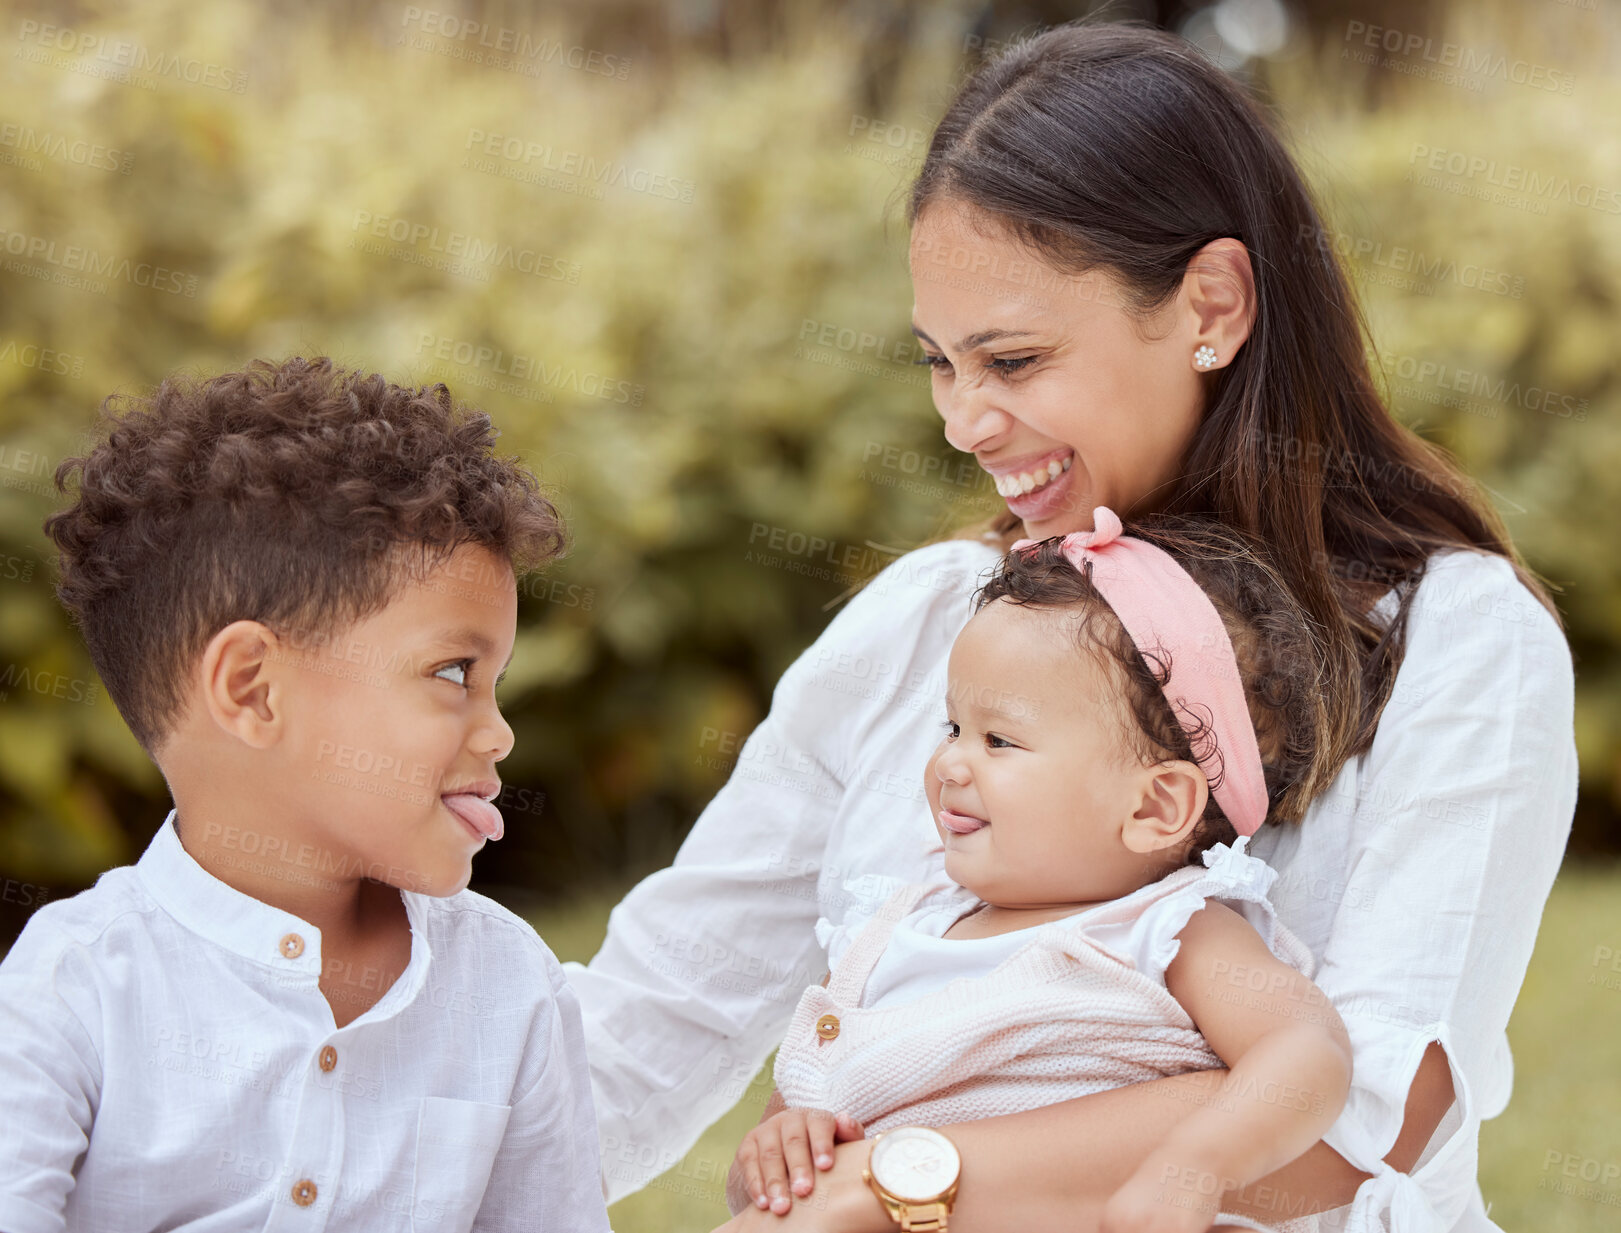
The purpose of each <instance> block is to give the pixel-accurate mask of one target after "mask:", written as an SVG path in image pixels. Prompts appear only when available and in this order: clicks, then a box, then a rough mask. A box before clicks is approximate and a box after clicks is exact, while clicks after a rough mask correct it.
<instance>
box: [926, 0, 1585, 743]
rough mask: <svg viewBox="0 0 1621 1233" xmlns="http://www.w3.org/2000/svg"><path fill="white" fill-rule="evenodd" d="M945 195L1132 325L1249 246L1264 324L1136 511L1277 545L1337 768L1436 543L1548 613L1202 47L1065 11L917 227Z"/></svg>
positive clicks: (1027, 55)
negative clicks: (1504, 578)
mask: <svg viewBox="0 0 1621 1233" xmlns="http://www.w3.org/2000/svg"><path fill="white" fill-rule="evenodd" d="M940 201H951V202H955V203H962V204H966V205H969V206H971V207H974V208H975V209H977V210H979V211H982V212H984V213H985V214H987V215H989V216H990V218H991V219H992V220H993V221H994V222H996V223H998V224H1000V225H1001V226H1002V227H1003V228H1004V229H1005V230H1006V231H1007V232H1008V234H1010V235H1012V236H1014V237H1015V238H1017V239H1018V240H1020V241H1022V242H1023V243H1025V244H1026V245H1028V246H1029V247H1030V248H1031V249H1032V250H1034V251H1035V252H1036V253H1038V254H1040V255H1041V256H1042V258H1043V259H1044V260H1045V261H1046V262H1047V263H1048V264H1050V265H1052V266H1054V267H1056V268H1057V269H1060V270H1063V271H1065V272H1068V273H1080V272H1082V271H1085V270H1090V269H1101V270H1104V271H1106V272H1108V273H1110V274H1112V275H1113V276H1114V277H1115V278H1116V279H1118V280H1119V283H1120V285H1121V286H1122V287H1123V289H1124V290H1125V293H1126V295H1127V297H1128V299H1129V301H1130V308H1131V311H1133V312H1134V313H1135V314H1137V315H1138V317H1139V319H1142V318H1146V317H1147V316H1149V315H1150V314H1152V313H1153V312H1154V310H1156V309H1157V308H1160V307H1162V306H1163V305H1165V304H1166V303H1167V302H1169V301H1170V300H1171V298H1172V297H1174V296H1175V294H1176V292H1177V290H1178V288H1179V287H1180V286H1181V284H1182V279H1183V275H1184V273H1185V272H1186V270H1187V267H1188V263H1189V261H1190V259H1191V258H1192V257H1193V256H1194V255H1195V254H1196V253H1197V252H1198V251H1199V250H1200V249H1201V248H1202V247H1203V246H1204V245H1206V244H1208V243H1209V242H1210V241H1212V240H1215V239H1219V238H1221V237H1224V236H1230V237H1233V238H1235V239H1237V240H1239V241H1241V242H1242V243H1243V244H1244V246H1245V248H1246V249H1248V251H1249V257H1250V263H1251V266H1252V268H1253V270H1254V277H1255V295H1256V308H1257V313H1256V317H1255V324H1254V327H1253V329H1252V330H1251V332H1250V335H1249V338H1248V340H1247V341H1246V342H1245V343H1244V345H1243V346H1242V347H1241V348H1240V349H1239V351H1238V354H1237V355H1236V356H1235V357H1234V359H1233V361H1232V363H1231V364H1229V365H1228V366H1226V367H1225V368H1222V369H1218V370H1215V371H1213V372H1210V373H1208V374H1206V375H1205V376H1204V378H1203V380H1204V381H1205V383H1206V409H1205V412H1204V415H1203V419H1202V421H1201V423H1200V425H1199V427H1198V429H1197V430H1196V432H1195V435H1194V437H1193V440H1192V443H1191V445H1190V447H1189V450H1188V454H1187V457H1186V459H1185V461H1184V464H1183V467H1182V475H1183V478H1182V479H1181V480H1180V481H1179V482H1178V484H1177V486H1176V488H1175V490H1174V491H1171V492H1169V493H1159V494H1155V497H1154V498H1152V499H1151V503H1145V507H1144V509H1140V510H1138V511H1135V512H1138V513H1141V512H1145V511H1146V509H1150V508H1152V509H1158V510H1160V511H1162V512H1165V513H1173V514H1212V515H1214V516H1215V517H1217V518H1220V519H1221V520H1222V521H1224V522H1226V523H1228V524H1229V525H1231V526H1233V527H1235V528H1237V529H1239V530H1241V531H1244V532H1246V533H1248V534H1250V535H1252V536H1255V537H1256V538H1258V539H1259V540H1260V541H1261V542H1262V543H1263V544H1265V545H1266V547H1267V548H1268V550H1269V551H1270V554H1271V556H1272V558H1273V560H1274V562H1275V563H1276V565H1277V567H1278V568H1279V570H1280V571H1281V572H1282V573H1283V575H1284V576H1285V578H1286V579H1287V580H1288V582H1289V585H1290V588H1291V589H1292V590H1293V592H1294V594H1295V595H1296V596H1297V598H1298V599H1299V601H1300V603H1301V605H1302V607H1304V608H1305V610H1306V611H1307V613H1308V614H1309V615H1310V616H1311V618H1312V619H1313V620H1314V621H1316V622H1317V623H1319V625H1320V626H1321V628H1322V630H1323V632H1324V635H1325V651H1326V654H1327V657H1328V658H1327V663H1326V664H1325V666H1324V667H1325V672H1324V687H1325V692H1326V695H1327V698H1328V700H1329V706H1330V709H1331V712H1332V716H1333V722H1332V724H1331V732H1332V738H1333V747H1334V749H1335V750H1336V751H1337V753H1338V756H1339V757H1340V758H1341V759H1345V758H1351V757H1354V756H1356V755H1357V754H1359V753H1361V752H1363V751H1364V750H1366V749H1367V748H1368V746H1369V744H1370V743H1371V742H1372V740H1373V735H1374V731H1375V729H1376V728H1377V726H1378V723H1379V716H1380V714H1381V713H1382V711H1383V709H1384V705H1385V702H1386V701H1387V700H1388V698H1389V697H1390V692H1391V688H1392V686H1393V684H1394V682H1395V677H1396V671H1397V669H1398V668H1399V667H1400V666H1401V659H1402V653H1403V649H1404V642H1405V631H1406V623H1407V614H1408V611H1409V609H1410V607H1411V603H1412V598H1413V594H1414V592H1415V591H1416V589H1417V584H1418V581H1419V580H1420V579H1421V578H1422V576H1423V571H1424V566H1425V562H1426V561H1427V560H1428V558H1429V556H1430V555H1431V554H1432V553H1434V552H1436V551H1437V550H1440V549H1446V548H1454V547H1466V548H1474V549H1479V550H1482V551H1485V552H1490V553H1496V554H1499V555H1501V556H1503V557H1504V558H1506V559H1507V560H1508V561H1510V562H1511V563H1512V564H1513V566H1514V568H1515V570H1516V572H1517V573H1518V574H1519V576H1520V578H1521V580H1522V581H1524V582H1525V584H1526V586H1527V587H1528V588H1530V590H1531V591H1532V593H1533V594H1535V595H1536V596H1537V598H1538V599H1539V600H1540V601H1541V602H1542V603H1543V604H1544V605H1545V606H1546V607H1547V608H1548V609H1549V611H1550V612H1552V613H1553V614H1554V618H1555V620H1557V619H1558V612H1557V610H1556V609H1555V608H1554V606H1553V603H1552V601H1551V599H1550V598H1549V596H1548V593H1547V590H1546V589H1545V587H1544V586H1543V584H1542V582H1541V581H1540V580H1538V579H1537V578H1535V577H1534V576H1533V575H1532V574H1531V573H1530V572H1529V571H1528V570H1527V569H1526V568H1525V565H1524V563H1523V562H1522V561H1521V560H1520V558H1519V555H1518V553H1517V552H1516V551H1515V549H1514V547H1513V545H1512V544H1511V543H1510V541H1509V538H1508V533H1507V531H1506V529H1505V528H1504V526H1503V523H1502V520H1501V519H1500V518H1499V517H1498V515H1497V513H1496V511H1495V510H1493V508H1492V507H1491V505H1490V504H1489V502H1488V501H1487V500H1486V499H1485V497H1484V495H1483V494H1482V492H1481V491H1480V489H1479V487H1478V486H1477V485H1476V484H1475V483H1474V482H1473V481H1472V480H1470V479H1469V478H1468V477H1467V476H1466V475H1465V474H1464V473H1463V472H1462V471H1461V470H1460V469H1459V468H1458V466H1457V465H1456V464H1455V463H1454V462H1453V461H1452V460H1451V459H1450V457H1449V456H1448V455H1447V454H1446V453H1445V452H1444V451H1442V450H1441V449H1440V448H1439V447H1437V446H1434V445H1432V444H1430V443H1428V442H1426V441H1424V440H1423V439H1421V438H1420V437H1418V436H1417V435H1416V434H1415V433H1413V432H1412V431H1410V430H1409V429H1407V428H1405V427H1403V426H1402V425H1400V424H1398V423H1397V422H1396V421H1395V420H1394V419H1393V418H1392V417H1391V414H1390V411H1389V409H1388V408H1387V407H1386V406H1385V403H1384V401H1383V398H1382V396H1381V395H1380V393H1379V391H1378V389H1377V388H1376V387H1375V384H1374V381H1373V376H1372V374H1371V372H1370V370H1369V366H1368V358H1367V356H1368V350H1367V345H1366V339H1367V337H1368V333H1367V323H1366V321H1365V319H1364V318H1363V316H1362V313H1361V310H1360V308H1359V307H1358V305H1357V302H1356V298H1355V295H1354V294H1353V292H1352V290H1351V286H1350V283H1349V280H1348V279H1347V278H1346V276H1345V273H1344V271H1343V270H1342V269H1341V268H1340V265H1339V262H1338V259H1337V257H1336V254H1335V252H1334V249H1333V247H1332V245H1331V243H1330V242H1329V236H1328V233H1327V232H1325V230H1324V228H1323V224H1322V222H1321V221H1320V219H1319V216H1318V212H1317V209H1316V207H1315V205H1314V204H1313V202H1312V200H1311V197H1310V194H1309V193H1308V192H1307V189H1306V186H1305V183H1304V181H1303V180H1302V178H1301V175H1300V173H1299V171H1298V170H1297V169H1296V167H1295V165H1294V163H1293V161H1292V160H1291V158H1290V156H1289V154H1288V152H1287V151H1286V150H1285V149H1284V147H1283V144H1282V142H1281V141H1280V140H1279V138H1278V136H1277V135H1276V134H1275V133H1274V131H1273V128H1272V125H1271V122H1270V120H1269V118H1268V116H1267V115H1266V113H1265V112H1263V110H1262V109H1261V108H1260V107H1259V106H1258V105H1257V104H1256V103H1255V102H1254V101H1253V100H1252V99H1251V98H1250V96H1249V95H1248V94H1247V93H1246V92H1245V90H1244V89H1243V88H1242V87H1241V86H1240V85H1239V84H1238V83H1237V82H1236V81H1235V80H1233V79H1232V78H1231V77H1229V76H1228V75H1227V74H1226V73H1224V72H1222V71H1221V70H1220V69H1219V68H1217V67H1216V66H1215V65H1214V64H1212V63H1211V62H1210V61H1208V60H1207V59H1206V58H1205V57H1204V56H1203V55H1202V54H1201V53H1200V52H1199V51H1198V50H1197V49H1196V48H1194V47H1193V46H1192V45H1191V44H1189V43H1187V42H1186V41H1185V40H1183V39H1181V38H1179V37H1177V36H1176V35H1173V34H1169V33H1166V32H1164V31H1160V30H1156V29H1152V28H1148V27H1144V26H1140V25H1136V24H1132V23H1108V24H1104V23H1097V22H1078V23H1071V24H1069V25H1066V26H1060V27H1058V28H1056V29H1053V30H1049V31H1047V32H1046V33H1044V34H1041V35H1039V36H1037V37H1035V38H1032V39H1030V40H1028V41H1026V42H1022V43H1018V44H1015V45H1014V46H1012V47H1010V48H1008V49H1007V50H1006V51H1004V52H1003V53H1002V54H1001V55H1000V56H998V57H996V58H995V59H994V60H991V61H990V62H988V63H987V64H985V65H984V66H982V67H981V68H980V69H979V70H978V71H977V72H976V73H975V74H974V75H973V76H972V77H970V78H969V79H968V80H967V81H966V82H965V83H964V84H963V86H962V88H961V90H960V91H959V92H958V94H957V96H956V98H955V99H954V100H953V102H952V103H951V106H950V108H949V109H948V110H947V111H946V114H945V117H944V118H943V119H942V120H941V121H940V125H939V127H938V128H937V129H936V130H935V132H934V138H933V140H932V141H931V142H930V145H929V151H928V155H927V157H926V158H925V160H924V164H923V169H922V171H921V172H920V174H919V176H918V179H917V181H916V183H915V184H914V185H913V188H912V194H911V199H910V202H909V206H908V218H909V220H910V222H911V223H912V224H913V225H914V226H915V225H916V223H917V221H918V219H919V218H920V217H921V216H922V214H923V213H924V211H925V210H926V209H928V208H929V207H930V206H931V205H932V204H934V203H936V202H940ZM1118 512H1119V513H1120V514H1121V515H1122V516H1126V515H1127V514H1128V513H1131V512H1133V511H1126V510H1121V511H1118ZM965 533H968V534H975V533H977V534H980V535H991V536H996V537H1000V538H1002V539H1004V540H1005V541H1007V542H1009V543H1010V542H1011V539H1012V537H1013V536H1015V535H1017V534H1019V533H1021V527H1020V521H1019V519H1018V517H1017V516H1016V515H1014V514H1012V513H1011V512H1007V511H1004V512H1003V513H1002V514H1000V515H998V516H997V517H996V518H995V519H993V520H992V522H991V523H990V524H989V525H981V526H978V527H975V528H972V529H970V530H969V531H968V532H965ZM1392 587H1395V588H1397V589H1398V591H1399V593H1400V595H1401V600H1400V606H1399V608H1398V611H1397V614H1396V617H1395V619H1394V620H1393V621H1390V622H1389V623H1384V622H1381V621H1379V620H1378V619H1376V618H1375V617H1374V616H1372V615H1371V612H1370V609H1371V608H1372V607H1373V605H1374V603H1375V602H1376V601H1377V600H1378V598H1379V597H1380V596H1381V595H1382V594H1384V593H1385V592H1386V591H1388V590H1390V589H1391V588H1392Z"/></svg>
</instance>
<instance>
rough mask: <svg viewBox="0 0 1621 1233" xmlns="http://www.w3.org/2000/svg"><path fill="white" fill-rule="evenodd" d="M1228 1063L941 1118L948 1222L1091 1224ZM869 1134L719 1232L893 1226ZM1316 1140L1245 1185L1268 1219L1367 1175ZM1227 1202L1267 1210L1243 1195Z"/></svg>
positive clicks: (967, 1226)
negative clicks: (953, 1175)
mask: <svg viewBox="0 0 1621 1233" xmlns="http://www.w3.org/2000/svg"><path fill="white" fill-rule="evenodd" d="M1226 1077H1227V1072H1226V1071H1225V1070H1203V1071H1195V1072H1192V1073H1190V1074H1185V1075H1176V1076H1174V1077H1172V1078H1169V1079H1154V1080H1151V1081H1150V1082H1147V1083H1135V1084H1132V1085H1131V1086H1129V1087H1121V1088H1114V1089H1112V1090H1110V1091H1107V1092H1096V1093H1094V1094H1092V1095H1090V1096H1080V1097H1077V1098H1076V1099H1074V1100H1066V1101H1064V1102H1062V1103H1060V1104H1056V1105H1046V1106H1044V1107H1042V1108H1039V1109H1027V1110H1025V1111H1024V1112H1022V1113H1009V1114H1004V1115H1003V1116H1000V1117H991V1118H985V1119H984V1120H982V1121H977V1122H962V1123H958V1124H956V1125H953V1126H944V1127H941V1129H942V1130H943V1131H944V1132H945V1133H946V1134H947V1135H948V1136H950V1138H951V1140H952V1141H953V1142H954V1143H955V1144H956V1145H957V1147H958V1150H959V1151H960V1152H961V1153H962V1159H963V1166H962V1181H961V1186H960V1188H959V1190H958V1192H957V1202H956V1206H955V1207H954V1208H953V1210H952V1215H951V1228H952V1233H1008V1230H1010V1229H1017V1230H1019V1233H1095V1231H1096V1229H1097V1227H1098V1219H1099V1216H1100V1214H1101V1213H1102V1210H1103V1205H1104V1204H1105V1203H1106V1202H1107V1201H1108V1199H1109V1197H1110V1196H1111V1195H1112V1194H1113V1193H1114V1192H1115V1191H1116V1190H1118V1189H1119V1188H1120V1187H1121V1186H1122V1185H1123V1184H1124V1183H1125V1181H1126V1180H1127V1178H1129V1177H1130V1176H1131V1174H1132V1173H1133V1172H1134V1171H1135V1170H1136V1168H1137V1167H1138V1165H1140V1164H1141V1163H1142V1162H1143V1160H1144V1159H1146V1158H1147V1156H1148V1154H1149V1152H1151V1151H1152V1150H1153V1149H1154V1148H1155V1147H1156V1146H1157V1145H1158V1144H1160V1143H1161V1142H1163V1141H1164V1140H1165V1139H1166V1137H1167V1136H1169V1135H1170V1134H1171V1133H1172V1132H1173V1131H1174V1130H1175V1128H1176V1127H1177V1126H1178V1125H1180V1124H1181V1123H1182V1122H1183V1121H1185V1120H1186V1119H1187V1118H1188V1117H1190V1116H1191V1115H1192V1114H1194V1113H1195V1112H1197V1111H1198V1110H1199V1109H1200V1108H1201V1107H1203V1106H1205V1105H1207V1104H1209V1103H1211V1102H1212V1101H1215V1100H1218V1099H1220V1096H1221V1086H1222V1083H1223V1081H1224V1080H1225V1079H1226ZM870 1151H871V1141H870V1140H866V1139H861V1140H857V1141H856V1142H853V1143H843V1144H840V1145H839V1147H838V1149H837V1151H836V1154H835V1163H834V1165H833V1169H832V1171H831V1172H829V1173H824V1174H819V1175H817V1177H816V1190H815V1192H814V1193H813V1194H812V1195H811V1197H810V1198H809V1199H806V1200H801V1201H800V1202H798V1203H796V1204H795V1205H794V1208H793V1210H792V1211H791V1212H790V1213H789V1214H788V1215H786V1216H777V1215H774V1214H772V1213H771V1212H769V1211H760V1210H759V1209H757V1208H750V1209H748V1210H747V1211H744V1212H742V1213H741V1214H740V1215H738V1216H737V1217H736V1218H735V1219H734V1220H732V1221H731V1222H729V1223H728V1224H727V1225H725V1226H724V1227H725V1230H726V1233H812V1231H814V1233H893V1230H894V1228H895V1226H894V1224H893V1222H891V1221H890V1219H889V1217H888V1215H886V1214H885V1212H884V1210H883V1208H882V1207H881V1206H880V1205H879V1203H878V1200H877V1198H876V1197H874V1195H873V1192H872V1191H871V1190H870V1189H869V1188H868V1186H867V1184H866V1182H864V1181H863V1180H862V1177H861V1170H862V1167H863V1166H864V1165H865V1164H866V1159H867V1155H868V1153H869V1152H870ZM1367 1176H1368V1175H1367V1174H1366V1173H1362V1172H1359V1171H1358V1170H1356V1169H1353V1168H1351V1166H1350V1165H1348V1164H1346V1163H1345V1161H1344V1159H1342V1158H1341V1157H1340V1156H1339V1155H1338V1154H1337V1153H1336V1152H1334V1151H1333V1150H1332V1149H1331V1148H1328V1147H1326V1146H1324V1145H1323V1144H1322V1143H1318V1144H1316V1145H1315V1146H1313V1147H1312V1148H1311V1149H1310V1150H1309V1151H1307V1152H1306V1154H1305V1155H1304V1156H1301V1157H1299V1158H1298V1159H1296V1160H1293V1161H1291V1162H1290V1163H1289V1164H1287V1165H1285V1166H1284V1167H1283V1168H1282V1169H1278V1170H1276V1171H1275V1172H1273V1173H1272V1174H1270V1175H1268V1176H1267V1177H1265V1178H1263V1179H1262V1180H1261V1181H1260V1182H1258V1183H1256V1184H1255V1185H1254V1186H1251V1187H1248V1188H1247V1190H1246V1192H1245V1193H1246V1195H1255V1194H1259V1195H1260V1203H1261V1205H1262V1206H1263V1207H1265V1208H1266V1209H1267V1210H1269V1211H1270V1212H1271V1214H1272V1215H1273V1217H1274V1218H1277V1217H1279V1216H1280V1215H1281V1214H1282V1213H1284V1212H1288V1213H1289V1214H1292V1215H1301V1214H1303V1213H1305V1212H1316V1211H1326V1210H1329V1209H1331V1208H1335V1207H1339V1206H1342V1205H1343V1204H1345V1203H1348V1202H1350V1200H1351V1196H1352V1195H1354V1194H1355V1193H1356V1189H1357V1187H1358V1186H1359V1185H1361V1183H1362V1182H1363V1181H1364V1180H1366V1178H1367ZM1228 1208H1229V1210H1231V1211H1250V1212H1251V1213H1252V1214H1254V1215H1257V1216H1259V1217H1262V1218H1264V1216H1262V1212H1261V1211H1259V1210H1256V1207H1255V1205H1254V1204H1253V1203H1246V1202H1245V1201H1244V1196H1240V1197H1239V1198H1236V1199H1232V1200H1230V1201H1229V1204H1228Z"/></svg>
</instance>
